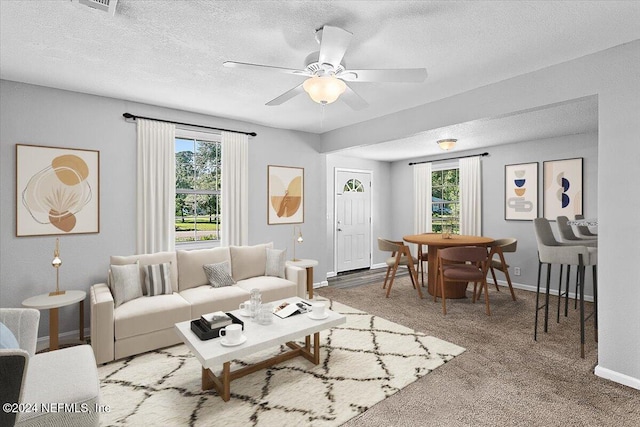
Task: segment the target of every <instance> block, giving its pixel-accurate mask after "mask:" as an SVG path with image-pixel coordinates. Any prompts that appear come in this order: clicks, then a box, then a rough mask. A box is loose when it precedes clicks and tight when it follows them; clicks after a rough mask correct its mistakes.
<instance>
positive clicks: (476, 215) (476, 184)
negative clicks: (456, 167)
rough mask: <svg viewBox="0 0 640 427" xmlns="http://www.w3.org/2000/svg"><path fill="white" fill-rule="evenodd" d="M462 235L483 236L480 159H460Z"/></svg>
mask: <svg viewBox="0 0 640 427" xmlns="http://www.w3.org/2000/svg"><path fill="white" fill-rule="evenodd" d="M460 234H466V235H470V236H481V235H482V170H481V163H480V157H468V158H466V159H460Z"/></svg>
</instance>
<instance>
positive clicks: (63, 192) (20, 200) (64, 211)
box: [16, 144, 100, 237]
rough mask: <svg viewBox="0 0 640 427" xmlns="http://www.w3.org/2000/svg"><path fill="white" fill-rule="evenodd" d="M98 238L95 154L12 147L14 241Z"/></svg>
mask: <svg viewBox="0 0 640 427" xmlns="http://www.w3.org/2000/svg"><path fill="white" fill-rule="evenodd" d="M99 232H100V152H99V151H95V150H82V149H71V148H59V147H43V146H37V145H21V144H16V236H18V237H20V236H44V235H60V234H65V235H66V234H84V233H99Z"/></svg>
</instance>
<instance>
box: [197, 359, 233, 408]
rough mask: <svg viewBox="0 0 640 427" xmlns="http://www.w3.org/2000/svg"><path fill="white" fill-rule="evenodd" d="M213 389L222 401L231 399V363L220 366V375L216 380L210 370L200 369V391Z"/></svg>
mask: <svg viewBox="0 0 640 427" xmlns="http://www.w3.org/2000/svg"><path fill="white" fill-rule="evenodd" d="M212 388H214V389H215V390H216V391H217V392H218V394H219V395H220V397H221V398H222V400H224V401H225V402H228V401H229V399H231V362H225V363H224V364H223V365H222V375H221V378H218V377H217V376H216V375H215V374H214V373H213V372H211V370H210V369H207V368H204V367H203V368H202V390H211V389H212Z"/></svg>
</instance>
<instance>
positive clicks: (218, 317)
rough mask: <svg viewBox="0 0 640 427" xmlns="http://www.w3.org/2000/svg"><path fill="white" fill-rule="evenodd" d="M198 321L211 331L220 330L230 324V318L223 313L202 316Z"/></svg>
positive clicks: (216, 312)
mask: <svg viewBox="0 0 640 427" xmlns="http://www.w3.org/2000/svg"><path fill="white" fill-rule="evenodd" d="M200 319H201V321H202V323H203V324H204V325H206V326H208V327H209V328H211V329H216V328H222V327H225V326H227V325H230V324H231V323H232V320H231V317H229V316H228V315H227V314H226V313H225V312H223V311H215V312H213V313H207V314H203V315H202V316H200Z"/></svg>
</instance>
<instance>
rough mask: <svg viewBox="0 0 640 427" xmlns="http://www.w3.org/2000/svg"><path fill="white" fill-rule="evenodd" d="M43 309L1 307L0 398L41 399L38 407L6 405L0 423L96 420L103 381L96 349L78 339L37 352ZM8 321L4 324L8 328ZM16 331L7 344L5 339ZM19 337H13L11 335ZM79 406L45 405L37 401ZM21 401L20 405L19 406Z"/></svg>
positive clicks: (34, 401) (70, 423) (30, 401)
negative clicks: (54, 408)
mask: <svg viewBox="0 0 640 427" xmlns="http://www.w3.org/2000/svg"><path fill="white" fill-rule="evenodd" d="M39 320H40V312H39V311H38V310H35V309H33V308H1V309H0V323H2V325H4V326H2V325H0V327H1V328H2V329H3V331H2V332H1V335H2V337H1V338H2V340H1V341H2V342H3V345H2V348H0V378H1V379H2V380H1V381H0V401H1V402H2V403H3V404H9V405H11V404H14V405H19V404H21V403H24V404H28V405H37V406H34V407H33V408H34V409H35V408H37V409H39V410H38V411H31V412H28V411H22V412H20V411H16V412H13V411H2V412H0V426H14V425H15V426H78V427H79V426H97V425H99V412H97V411H96V407H97V405H98V404H99V403H100V402H99V393H100V384H99V381H98V369H97V368H96V359H95V358H94V356H93V350H92V349H91V346H89V345H79V346H74V347H69V348H64V349H62V350H55V351H49V352H44V353H40V354H35V350H36V340H37V338H38V322H39ZM5 327H6V329H4V328H5ZM8 335H12V336H11V337H10V338H12V339H10V340H8V341H9V344H8V345H6V346H5V339H6V338H7V336H8ZM14 337H15V342H13V341H14V340H13V338H14ZM41 404H51V405H65V407H71V408H76V409H77V410H75V411H62V410H59V411H46V410H42V409H43V408H42V407H41V406H39V405H41ZM18 407H19V406H18Z"/></svg>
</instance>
